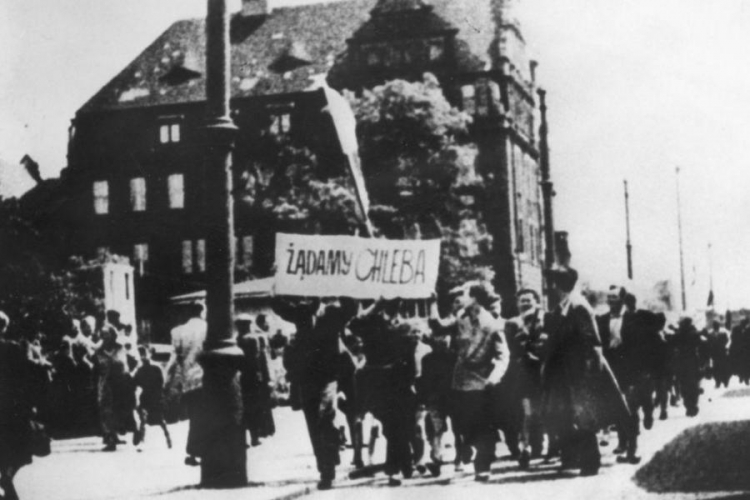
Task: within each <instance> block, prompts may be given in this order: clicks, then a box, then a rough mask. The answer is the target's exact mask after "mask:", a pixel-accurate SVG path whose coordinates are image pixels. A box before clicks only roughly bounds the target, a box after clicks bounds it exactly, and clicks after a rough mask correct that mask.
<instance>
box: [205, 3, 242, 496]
mask: <svg viewBox="0 0 750 500" xmlns="http://www.w3.org/2000/svg"><path fill="white" fill-rule="evenodd" d="M229 50H230V45H229V14H228V12H227V5H226V0H208V15H207V17H206V100H207V111H208V113H207V124H206V127H205V134H206V135H205V138H206V159H205V161H206V164H205V168H206V175H205V183H206V200H207V203H206V215H207V218H208V234H207V238H206V240H207V241H206V244H207V245H206V251H207V253H206V309H207V320H208V332H207V335H206V343H205V347H204V353H203V356H202V358H201V364H202V365H203V369H204V374H203V393H204V400H203V404H204V410H205V415H204V418H205V420H204V421H202V422H200V423H199V425H200V426H201V435H202V436H203V438H204V441H203V445H204V446H203V450H202V456H201V486H203V487H208V488H222V487H234V486H242V485H245V484H247V455H246V446H245V444H246V443H245V428H244V426H243V423H242V392H241V389H240V380H239V378H240V375H239V368H240V364H241V361H242V357H243V354H242V350H240V349H239V348H238V347H237V344H236V343H235V341H234V335H233V320H234V301H233V299H234V296H233V285H234V204H233V200H232V175H231V167H232V149H233V147H234V141H235V136H236V134H237V127H235V125H234V124H233V123H232V119H231V118H230V116H229V97H230V90H229V81H230V56H229Z"/></svg>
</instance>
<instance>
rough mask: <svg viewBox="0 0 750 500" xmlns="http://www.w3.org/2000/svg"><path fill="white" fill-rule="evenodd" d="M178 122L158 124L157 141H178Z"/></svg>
mask: <svg viewBox="0 0 750 500" xmlns="http://www.w3.org/2000/svg"><path fill="white" fill-rule="evenodd" d="M180 132H181V131H180V124H179V123H162V124H161V125H160V126H159V142H161V143H162V144H169V143H177V142H180Z"/></svg>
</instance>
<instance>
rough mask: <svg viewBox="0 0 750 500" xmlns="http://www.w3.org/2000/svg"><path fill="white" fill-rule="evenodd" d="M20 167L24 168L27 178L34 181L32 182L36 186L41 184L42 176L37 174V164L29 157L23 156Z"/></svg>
mask: <svg viewBox="0 0 750 500" xmlns="http://www.w3.org/2000/svg"><path fill="white" fill-rule="evenodd" d="M21 165H23V166H24V168H25V169H26V171H27V172H28V173H29V176H30V177H31V178H32V179H34V182H36V183H37V184H41V183H42V176H41V174H40V173H39V164H38V163H37V162H35V161H34V160H33V159H32V158H31V156H29V155H24V156H23V158H21Z"/></svg>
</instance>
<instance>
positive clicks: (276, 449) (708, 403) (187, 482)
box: [17, 382, 750, 500]
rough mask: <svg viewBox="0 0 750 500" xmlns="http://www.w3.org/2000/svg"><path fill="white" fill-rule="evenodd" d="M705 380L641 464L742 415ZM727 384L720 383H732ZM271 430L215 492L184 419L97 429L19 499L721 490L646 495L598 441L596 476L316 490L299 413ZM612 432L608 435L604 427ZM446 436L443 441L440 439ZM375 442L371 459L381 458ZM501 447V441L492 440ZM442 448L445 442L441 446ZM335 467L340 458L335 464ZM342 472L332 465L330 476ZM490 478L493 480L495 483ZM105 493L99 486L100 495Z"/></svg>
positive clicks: (748, 404)
mask: <svg viewBox="0 0 750 500" xmlns="http://www.w3.org/2000/svg"><path fill="white" fill-rule="evenodd" d="M711 385H712V384H711V383H707V382H704V386H706V394H704V396H703V397H702V404H701V413H700V415H699V416H698V417H697V418H695V419H689V418H687V417H685V416H684V410H683V409H682V408H671V409H670V410H671V415H670V418H669V420H667V421H665V422H661V421H657V422H656V423H655V425H654V429H653V430H651V431H648V432H645V433H644V434H643V439H642V443H643V445H642V455H643V459H644V460H643V463H644V464H645V463H646V462H647V461H648V460H649V459H650V458H651V457H652V456H653V454H654V453H655V452H656V451H658V450H659V449H661V448H662V447H663V446H664V445H665V444H666V443H667V442H669V441H670V440H672V439H673V438H674V437H675V436H676V435H677V434H679V433H680V432H681V431H682V430H684V429H686V428H688V427H691V426H694V425H697V424H699V423H701V422H712V421H720V420H737V419H747V418H750V391H747V390H746V391H743V396H744V397H739V398H737V397H735V398H724V397H722V394H723V393H724V392H725V390H720V391H717V390H714V389H713V388H712V387H711ZM739 388H740V387H739V386H738V385H737V384H736V382H735V384H734V385H733V386H732V387H730V389H729V390H732V389H739ZM275 417H276V423H277V434H276V436H275V437H274V438H272V439H270V440H268V441H266V442H265V443H264V444H263V445H262V446H260V447H257V448H251V449H250V450H249V451H248V464H249V465H248V470H249V476H250V481H251V485H250V486H249V487H248V488H241V489H236V490H224V491H206V490H199V489H197V488H196V487H195V485H196V484H197V483H198V482H199V479H200V470H199V469H198V468H191V467H187V466H185V465H183V463H182V460H183V458H184V456H183V447H184V443H185V433H186V426H185V424H184V423H183V424H178V425H173V426H171V430H172V433H173V436H174V441H175V448H174V449H172V450H167V449H166V446H165V443H164V439H163V436H162V435H161V432H160V430H159V429H158V428H151V429H149V431H150V433H149V435H148V440H147V443H146V446H145V447H144V449H143V451H142V452H138V451H137V450H136V449H135V448H134V447H133V446H132V445H130V444H127V445H123V446H121V449H120V450H118V451H117V452H116V453H103V452H101V451H100V449H101V442H100V440H99V439H97V438H85V439H74V440H65V441H57V442H55V443H54V445H53V454H52V455H51V456H49V457H46V458H42V459H35V461H34V463H33V464H32V465H31V466H29V467H27V468H24V469H22V470H21V472H20V473H19V475H18V483H17V484H18V490H19V493H20V495H21V498H22V499H23V500H36V499H48V498H55V499H58V500H89V499H91V500H93V499H113V500H114V499H130V498H149V497H160V498H168V499H179V500H182V499H191V498H201V499H213V498H216V499H226V500H230V499H234V498H248V497H249V496H251V497H252V498H253V499H254V500H258V499H278V498H286V499H289V498H294V497H299V496H302V495H305V494H307V493H310V494H311V497H310V498H312V499H321V500H324V499H333V498H342V497H343V496H344V495H346V496H347V497H349V496H351V495H356V497H357V500H366V499H369V498H383V497H387V498H389V499H399V498H403V499H407V498H408V499H413V498H417V499H419V498H424V499H428V498H429V499H430V500H436V499H438V498H446V499H448V498H456V497H457V496H461V497H474V498H487V497H490V496H496V495H502V496H504V497H505V498H514V499H515V498H545V497H552V496H554V498H555V499H556V500H560V499H567V498H570V499H585V498H596V499H597V500H599V499H601V498H613V499H619V498H644V499H648V498H665V499H671V498H719V497H723V496H726V494H716V493H711V494H702V495H688V494H684V493H681V494H670V495H655V494H649V493H646V492H644V491H643V490H641V489H639V488H638V487H637V486H636V485H635V484H634V483H633V482H632V480H631V479H632V476H633V474H634V473H635V470H636V466H632V465H620V464H615V463H614V457H613V456H612V454H611V453H610V451H611V447H612V445H610V446H609V447H607V448H605V449H604V464H605V465H604V467H603V468H602V471H601V473H600V475H599V476H597V477H592V478H579V477H577V476H576V475H575V474H573V473H571V474H567V473H566V474H560V473H558V472H557V470H556V468H555V466H554V465H542V464H541V463H533V464H532V470H531V471H530V472H519V471H518V470H517V467H516V465H515V463H514V462H507V461H499V462H496V463H495V464H494V466H493V475H492V479H491V482H490V484H489V485H480V484H477V483H475V482H474V481H473V476H472V474H471V471H470V470H467V471H466V472H464V473H462V474H456V473H454V472H453V470H452V466H448V465H446V466H444V467H443V469H444V475H443V477H440V478H437V479H435V478H431V477H425V478H415V479H412V480H410V481H406V482H405V484H404V485H403V486H402V487H400V488H389V487H388V486H387V485H386V478H385V476H383V475H382V473H381V474H377V475H376V476H374V477H372V478H364V479H357V480H348V479H346V480H344V479H340V480H339V481H338V482H337V483H336V489H335V490H333V491H330V492H324V493H319V492H317V491H315V490H314V486H315V482H316V479H317V472H316V470H315V465H314V459H313V457H312V452H311V448H310V444H309V440H308V438H307V433H306V428H305V424H304V419H303V418H302V415H301V413H296V412H291V411H290V410H289V409H288V408H281V409H277V410H276V411H275ZM612 439H613V441H614V440H615V436H614V434H613V435H612ZM449 441H450V440H449ZM383 448H384V446H383V443H382V442H381V443H380V446H379V450H378V453H377V458H378V459H379V460H382V455H383V451H384V450H383ZM498 451H499V452H500V453H501V454H504V453H505V449H504V447H503V446H502V445H501V446H500V447H499V449H498ZM448 452H449V453H450V452H451V450H448ZM350 453H351V451H347V452H346V453H345V454H344V456H343V457H342V462H343V464H348V463H349V462H350V461H351V456H350ZM341 470H342V472H343V470H344V466H342V468H341ZM344 475H345V474H344V473H340V474H339V477H343V476H344ZM498 486H499V488H498ZM103 492H106V494H103Z"/></svg>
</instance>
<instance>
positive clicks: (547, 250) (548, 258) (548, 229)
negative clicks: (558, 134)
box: [537, 89, 557, 308]
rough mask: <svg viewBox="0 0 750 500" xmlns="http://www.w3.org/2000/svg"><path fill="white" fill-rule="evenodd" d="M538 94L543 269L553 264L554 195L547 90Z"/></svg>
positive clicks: (549, 296) (550, 299)
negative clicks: (540, 120) (540, 119)
mask: <svg viewBox="0 0 750 500" xmlns="http://www.w3.org/2000/svg"><path fill="white" fill-rule="evenodd" d="M537 94H538V95H539V112H540V114H541V118H542V123H541V125H540V127H539V167H540V168H539V169H540V171H541V177H542V178H541V181H540V185H541V187H542V203H543V207H542V208H543V210H544V211H543V217H544V218H543V223H544V267H545V269H552V266H553V265H554V264H555V254H556V252H555V223H554V219H553V210H552V200H553V199H554V197H555V188H554V185H553V184H552V178H551V175H550V160H549V137H548V136H549V125H548V123H547V91H545V90H544V89H539V90H537ZM549 280H550V278H549V277H547V278H546V280H545V290H546V295H547V301H548V304H547V305H548V307H550V308H553V307H554V306H555V305H557V304H555V300H556V299H555V297H554V294H553V293H552V292H551V290H552V285H551V283H550V281H549Z"/></svg>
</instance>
